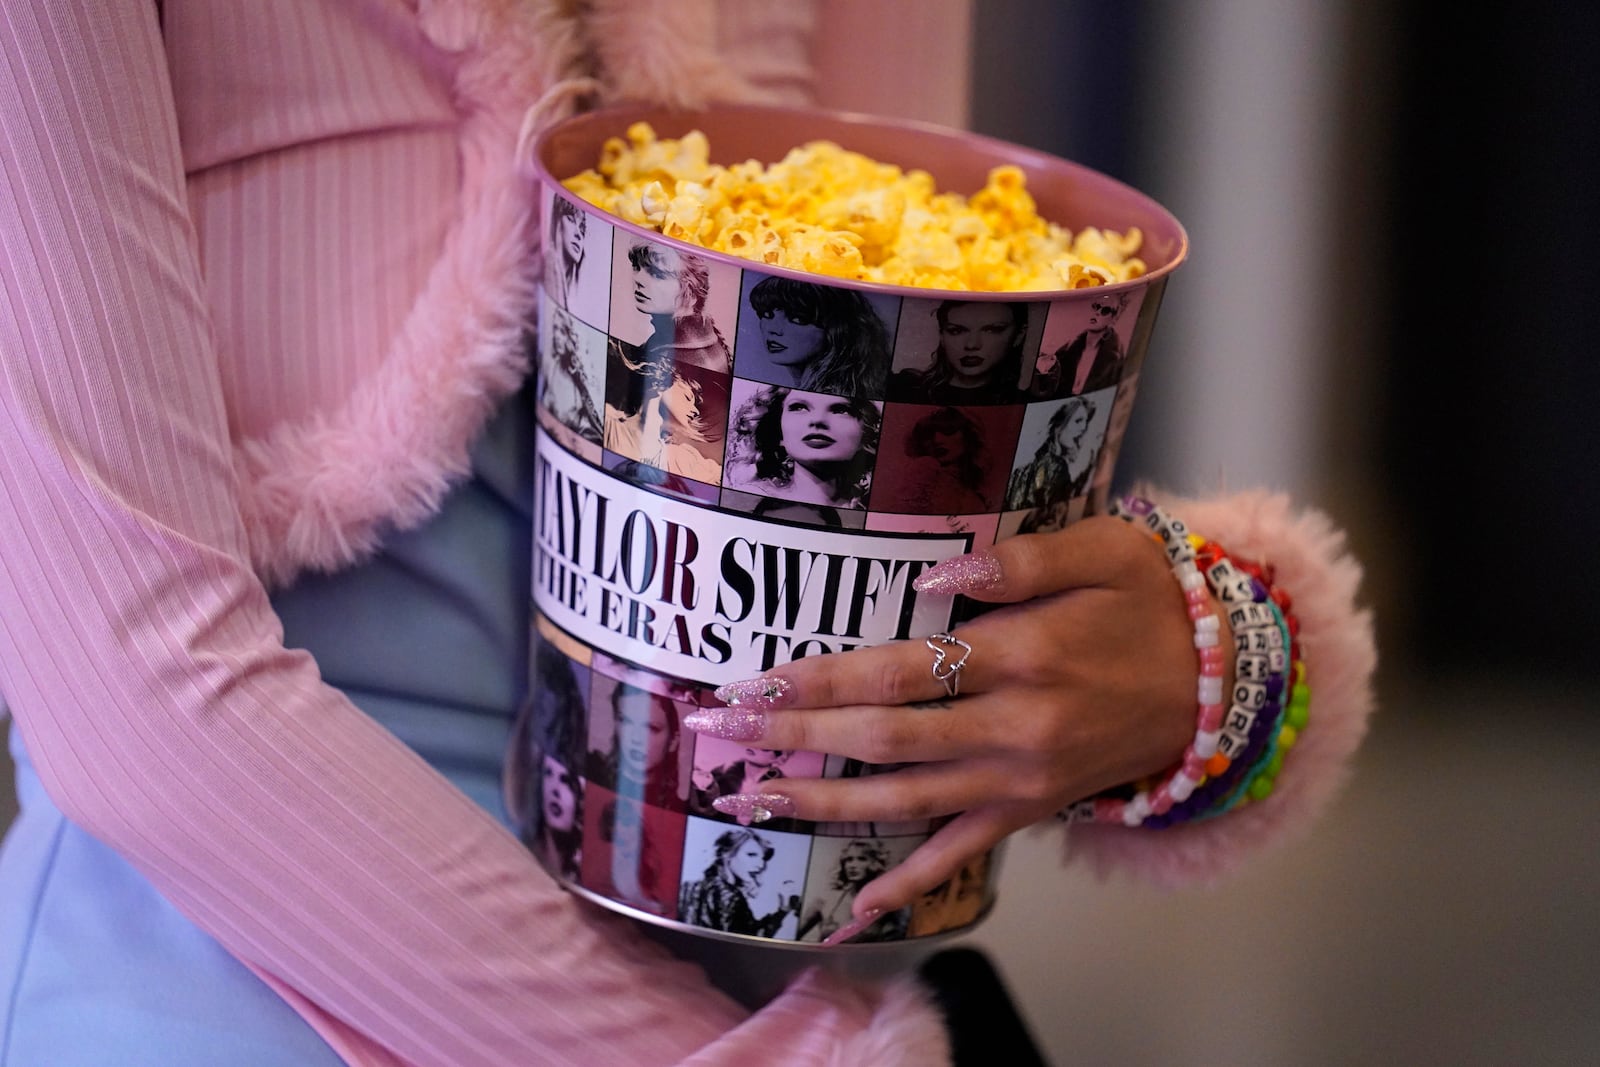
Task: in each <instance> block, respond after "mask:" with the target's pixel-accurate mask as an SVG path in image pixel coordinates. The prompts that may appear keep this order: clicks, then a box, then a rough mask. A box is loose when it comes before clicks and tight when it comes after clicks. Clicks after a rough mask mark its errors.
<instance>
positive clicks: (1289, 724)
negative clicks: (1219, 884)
mask: <svg viewBox="0 0 1600 1067" xmlns="http://www.w3.org/2000/svg"><path fill="white" fill-rule="evenodd" d="M1111 513H1112V514H1114V515H1117V516H1118V517H1120V518H1122V519H1124V520H1126V521H1128V522H1132V523H1136V524H1139V525H1142V526H1144V527H1145V528H1146V529H1148V530H1149V532H1150V534H1151V536H1152V537H1153V538H1154V539H1155V540H1156V541H1157V542H1158V543H1160V544H1161V546H1162V548H1163V549H1164V550H1165V552H1166V554H1167V558H1168V560H1169V562H1170V563H1171V565H1172V571H1173V576H1174V577H1175V578H1176V579H1177V581H1178V584H1179V587H1180V588H1181V589H1182V590H1183V594H1184V600H1185V604H1186V606H1187V608H1188V611H1189V617H1190V619H1191V620H1192V621H1193V622H1194V625H1195V636H1194V641H1195V648H1196V650H1197V653H1198V659H1199V668H1200V675H1199V682H1198V687H1197V692H1196V695H1197V698H1198V700H1197V716H1196V726H1195V737H1194V740H1193V741H1192V742H1190V744H1189V746H1188V747H1187V748H1186V749H1185V750H1184V755H1183V758H1182V760H1181V761H1180V762H1179V763H1178V764H1177V765H1176V766H1175V767H1174V768H1173V769H1172V770H1171V771H1169V772H1167V773H1166V774H1165V775H1164V776H1162V777H1161V778H1159V779H1156V780H1152V781H1146V782H1141V783H1135V784H1133V785H1130V786H1124V787H1121V788H1120V789H1117V790H1111V791H1108V792H1106V793H1102V794H1100V795H1098V796H1095V797H1090V798H1087V799H1085V800H1081V801H1078V802H1076V803H1073V804H1070V805H1068V806H1067V807H1066V808H1064V809H1062V810H1061V811H1060V812H1059V813H1058V814H1057V818H1058V819H1060V820H1062V821H1064V822H1069V823H1073V822H1098V823H1114V824H1121V825H1123V826H1130V827H1132V826H1145V827H1150V828H1152V829H1155V828H1161V827H1166V826H1173V825H1177V824H1179V823H1182V822H1186V821H1190V820H1194V819H1203V818H1211V817H1214V816H1216V815H1220V814H1222V813H1224V812H1226V811H1229V810H1232V809H1233V808H1236V807H1238V806H1240V805H1241V804H1244V803H1248V802H1249V801H1251V800H1261V799H1264V798H1265V797H1266V796H1268V795H1269V794H1270V793H1271V791H1272V787H1273V783H1274V782H1275V781H1276V778H1277V775H1278V773H1279V771H1280V770H1281V768H1282V765H1283V757H1284V753H1285V752H1287V751H1288V749H1289V748H1291V747H1293V744H1294V741H1295V738H1296V736H1297V734H1298V731H1299V730H1300V729H1302V728H1303V727H1304V725H1305V723H1306V721H1307V719H1308V717H1309V706H1310V691H1309V688H1308V687H1307V686H1306V685H1305V669H1304V664H1303V663H1301V662H1300V658H1299V655H1298V652H1299V649H1298V646H1297V645H1296V644H1295V643H1294V638H1295V637H1296V635H1297V634H1298V631H1299V625H1298V622H1297V621H1296V620H1295V619H1294V617H1293V616H1292V614H1290V613H1289V606H1290V604H1291V601H1290V599H1289V596H1288V594H1287V592H1284V591H1283V590H1281V589H1279V588H1278V587H1276V586H1275V585H1274V584H1273V582H1272V574H1271V571H1270V569H1264V568H1261V567H1259V566H1257V565H1255V564H1251V563H1246V562H1243V561H1236V560H1234V559H1232V558H1230V557H1229V556H1228V554H1227V553H1226V552H1225V551H1223V549H1222V548H1221V546H1220V545H1217V544H1216V543H1215V542H1210V541H1206V540H1205V539H1204V538H1201V537H1199V536H1198V535H1195V534H1192V533H1190V532H1189V531H1188V529H1187V527H1185V526H1184V524H1183V523H1182V522H1181V521H1180V520H1178V519H1176V518H1173V517H1172V516H1169V515H1168V514H1166V513H1165V512H1164V511H1163V510H1162V509H1161V508H1160V507H1158V506H1157V505H1155V504H1153V503H1151V502H1150V501H1148V500H1144V499H1142V498H1140V497H1133V496H1130V497H1127V498H1125V499H1123V500H1120V501H1117V502H1115V503H1114V504H1113V505H1112V507H1111ZM1208 594H1209V595H1214V596H1215V597H1216V598H1217V600H1218V601H1219V602H1220V603H1221V604H1222V605H1223V608H1224V610H1225V611H1226V612H1227V615H1228V620H1229V623H1230V625H1231V626H1232V628H1233V633H1234V649H1235V661H1234V686H1233V691H1232V692H1231V693H1230V694H1229V698H1230V699H1229V701H1228V702H1227V704H1226V705H1224V703H1223V700H1222V674H1223V669H1222V668H1223V664H1224V662H1225V661H1224V656H1225V654H1226V653H1225V651H1224V650H1223V649H1222V648H1221V647H1220V622H1219V620H1218V618H1217V616H1216V615H1215V614H1214V613H1213V612H1212V611H1211V607H1210V601H1209V596H1208Z"/></svg>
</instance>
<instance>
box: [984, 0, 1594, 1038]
mask: <svg viewBox="0 0 1600 1067" xmlns="http://www.w3.org/2000/svg"><path fill="white" fill-rule="evenodd" d="M968 13H969V15H970V16H971V17H972V19H973V27H974V38H975V42H976V45H975V49H974V53H973V67H972V71H971V75H970V77H971V81H972V97H971V105H970V122H971V125H972V126H973V127H974V128H976V129H979V130H982V131H984V132H989V133H993V134H996V135H998V136H1002V137H1006V138H1009V139H1012V140H1017V141H1022V142H1026V143H1030V144H1034V145H1037V146H1038V147H1041V148H1045V149H1048V150H1050V151H1053V152H1056V153H1058V154H1061V155H1065V156H1068V157H1070V158H1074V159H1078V160H1081V161H1083V162H1086V163H1089V164H1090V165H1092V166H1095V167H1097V168H1099V169H1102V170H1105V171H1108V172H1110V173H1112V174H1114V175H1116V176H1118V177H1121V178H1123V179H1124V180H1126V181H1128V182H1130V183H1131V184H1133V185H1136V186H1138V187H1140V188H1142V189H1144V190H1146V191H1147V192H1149V193H1151V194H1152V195H1154V196H1155V197H1156V198H1157V199H1158V200H1161V201H1162V202H1163V203H1165V204H1166V205H1168V206H1169V207H1170V208H1171V209H1172V210H1173V211H1174V213H1175V214H1177V216H1178V217H1179V218H1180V219H1181V220H1183V221H1184V223H1185V225H1186V226H1187V228H1188V230H1189V233H1190V238H1191V241H1192V244H1193V252H1192V258H1191V260H1190V261H1189V263H1188V265H1187V266H1185V267H1183V268H1182V269H1181V270H1180V271H1179V273H1178V274H1177V275H1175V276H1174V278H1173V283H1172V284H1171V285H1170V286H1169V288H1168V290H1167V296H1166V300H1165V302H1164V304H1163V307H1162V311H1161V316H1160V321H1159V322H1158V324H1157V327H1156V330H1155V335H1154V339H1153V341H1152V345H1151V350H1150V355H1149V358H1148V360H1147V362H1146V364H1145V373H1144V375H1143V376H1142V378H1141V392H1140V400H1139V407H1138V408H1137V409H1136V411H1135V414H1134V417H1133V421H1132V425H1131V429H1130V434H1131V435H1132V441H1131V442H1130V445H1129V447H1128V450H1127V451H1126V452H1125V453H1124V459H1123V460H1122V463H1121V466H1120V468H1119V482H1121V483H1123V484H1127V483H1128V482H1129V481H1131V480H1132V479H1134V478H1136V477H1137V478H1147V479H1151V480H1153V481H1156V482H1158V483H1161V484H1164V485H1167V486H1169V487H1172V488H1176V489H1181V490H1185V491H1205V490H1211V489H1216V488H1219V487H1226V486H1232V487H1241V486H1249V485H1267V486H1272V487H1276V488H1281V489H1284V490H1286V491H1289V492H1290V493H1292V494H1293V495H1294V496H1295V497H1296V498H1297V499H1299V500H1301V501H1303V502H1307V503H1314V504H1316V505H1318V506H1320V507H1323V508H1325V509H1326V510H1328V511H1329V512H1331V513H1332V515H1333V516H1334V518H1335V519H1336V521H1337V522H1338V523H1339V524H1340V525H1341V526H1343V527H1344V528H1345V529H1346V530H1347V531H1348V532H1349V536H1350V541H1351V544H1352V546H1353V548H1354V550H1355V552H1356V554H1357V555H1358V556H1359V557H1360V558H1361V559H1362V560H1363V562H1364V563H1365V565H1366V569H1367V582H1366V586H1365V599H1366V601H1367V603H1368V604H1370V605H1371V606H1372V607H1373V608H1374V609H1375V611H1376V615H1377V622H1378V633H1379V642H1380V655H1381V657H1382V667H1381V670H1380V674H1379V711H1378V714H1377V716H1376V717H1375V719H1374V722H1373V728H1372V734H1371V736H1370V738H1369V741H1368V743H1367V745H1366V747H1365V748H1364V749H1363V751H1362V752H1361V753H1360V754H1359V756H1358V758H1357V762H1356V765H1355V768H1354V773H1353V777H1352V780H1351V783H1350V786H1349V788H1348V789H1347V790H1346V791H1345V793H1344V795H1343V796H1342V797H1341V799H1340V800H1339V801H1338V802H1337V803H1336V804H1335V806H1334V808H1333V810H1332V811H1331V813H1330V815H1329V817H1328V818H1327V819H1326V820H1325V821H1324V822H1322V823H1319V824H1318V826H1317V827H1316V829H1315V831H1314V832H1313V833H1312V834H1311V835H1310V836H1309V837H1308V838H1307V839H1306V840H1305V841H1303V842H1300V843H1298V844H1296V845H1294V846H1291V847H1289V848H1285V849H1282V850H1280V851H1278V852H1275V853H1272V854H1269V855H1267V856H1263V857H1261V858H1260V859H1258V860H1257V861H1256V862H1254V863H1253V864H1252V865H1251V866H1250V868H1249V869H1248V870H1247V871H1246V872H1244V874H1243V875H1242V876H1241V877H1239V878H1237V879H1235V880H1233V881H1230V882H1228V883H1226V884H1225V885H1223V886H1220V887H1217V888H1215V889H1212V890H1190V891H1184V892H1178V893H1158V892H1155V891H1152V890H1148V889H1146V888H1143V887H1139V886H1132V885H1126V884H1118V885H1101V884H1097V883H1095V882H1094V881H1093V880H1092V879H1089V878H1087V877H1085V876H1083V875H1081V874H1079V873H1072V874H1070V875H1068V876H1066V877H1065V878H1063V877H1062V876H1061V875H1060V874H1059V873H1058V872H1057V870H1056V857H1055V854H1054V853H1055V843H1054V842H1053V841H1051V840H1029V839H1026V838H1022V839H1019V840H1017V841H1016V842H1015V844H1014V845H1013V846H1012V848H1011V850H1010V858H1009V862H1008V866H1007V873H1006V876H1005V881H1004V883H1003V887H1002V888H1003V895H1002V897H1001V901H1000V905H999V906H998V908H997V909H996V914H995V915H994V917H993V918H992V919H991V920H990V922H989V924H988V925H987V926H986V927H985V928H984V929H983V930H982V931H981V932H980V933H979V934H977V935H976V937H975V940H976V941H978V942H979V943H981V944H982V945H984V946H985V947H987V948H989V949H990V950H991V951H992V952H993V953H994V954H995V956H996V957H997V958H998V959H999V960H1000V961H1001V965H1002V968H1003V969H1004V970H1005V972H1006V974H1007V976H1008V980H1010V981H1011V982H1012V984H1013V989H1014V992H1015V993H1016V995H1017V997H1018V999H1019V1000H1020V1001H1022V1002H1023V1003H1024V1005H1025V1006H1026V1008H1027V1011H1028V1016H1029V1019H1030V1021H1031V1022H1032V1024H1033V1025H1034V1027H1035V1029H1036V1031H1037V1032H1038V1034H1039V1035H1040V1037H1041V1041H1042V1043H1043V1044H1044V1045H1045V1046H1046V1048H1047V1049H1048V1050H1049V1052H1050V1053H1051V1054H1052V1056H1053V1057H1054V1058H1055V1059H1056V1061H1057V1062H1059V1063H1062V1064H1069V1063H1104V1064H1152V1065H1154V1064H1165V1063H1170V1062H1174V1061H1175V1060H1178V1059H1182V1058H1192V1057H1193V1056H1194V1055H1195V1054H1197V1053H1199V1054H1202V1055H1204V1056H1206V1057H1207V1058H1218V1059H1220V1060H1222V1061H1224V1062H1228V1063H1236V1064H1293V1065H1311V1064H1369V1063H1428V1064H1433V1063H1440V1064H1485V1065H1488V1064H1533V1063H1538V1064H1557V1063H1592V1062H1596V1060H1597V1057H1600V1022H1597V1021H1596V1017H1595V1013H1594V1011H1593V1005H1594V1004H1595V1003H1596V1002H1597V1000H1600V909H1596V907H1595V906H1594V904H1593V898H1594V895H1595V892H1596V890H1600V787H1597V786H1596V784H1595V783H1594V781H1593V777H1592V773H1591V772H1592V769H1593V768H1595V767H1596V766H1597V765H1600V759H1597V757H1600V715H1597V714H1596V711H1597V708H1596V702H1595V698H1594V696H1593V695H1592V694H1593V691H1594V684H1595V681H1596V673H1597V670H1600V667H1597V662H1596V658H1595V657H1591V656H1590V655H1588V650H1589V649H1590V648H1591V647H1593V644H1594V638H1595V637H1596V636H1597V631H1600V613H1597V612H1596V611H1595V610H1594V607H1593V603H1594V600H1595V598H1596V595H1597V594H1600V574H1597V567H1600V562H1597V561H1600V553H1596V552H1595V551H1594V550H1593V549H1592V547H1591V544H1592V540H1593V539H1594V538H1595V537H1596V535H1597V534H1600V521H1597V519H1600V515H1597V508H1600V496H1597V494H1596V491H1595V487H1596V477H1595V475H1594V473H1593V472H1594V468H1595V465H1596V458H1595V453H1596V445H1597V444H1600V438H1597V436H1596V434H1595V433H1594V431H1593V429H1592V425H1593V422H1594V416H1593V414H1592V412H1593V409H1594V406H1595V404H1596V402H1597V401H1600V370H1597V363H1600V361H1597V359H1596V355H1595V350H1596V345H1595V342H1594V341H1593V339H1592V336H1591V335H1590V333H1589V330H1590V329H1591V327H1592V324H1593V321H1594V318H1595V312H1596V310H1597V304H1600V296H1597V294H1600V277H1597V273H1600V268H1597V265H1596V257H1595V255H1594V254H1593V249H1594V248H1595V244H1594V239H1595V238H1596V236H1597V232H1596V231H1597V227H1596V203H1597V196H1596V193H1595V190H1596V188H1597V187H1600V182H1597V179H1600V171H1597V164H1600V153H1597V130H1600V125H1597V121H1596V116H1597V115H1600V111H1597V105H1600V93H1597V88H1600V87H1597V80H1600V64H1596V63H1595V61H1594V59H1593V51H1594V49H1595V47H1596V44H1597V42H1600V34H1597V33H1596V32H1595V31H1596V29H1597V26H1596V23H1597V21H1600V16H1597V15H1596V12H1595V9H1594V8H1592V7H1590V6H1587V5H1584V6H1579V5H1558V4H1552V3H1538V2H1535V3H1531V4H1522V5H1503V6H1500V7H1496V8H1493V9H1489V10H1484V11H1481V12H1474V13H1472V14H1471V15H1470V16H1469V15H1467V14H1465V13H1464V12H1457V11H1453V10H1448V9H1443V8H1441V7H1440V6H1439V5H1435V4H1427V3H1422V2H1418V0H1403V2H1394V3H1387V2H1386V3H1376V4H1372V3H1359V2H1355V0H1345V2H1336V3H1315V2H1310V0H1203V2H1176V0H1123V2H1121V3H1116V4H1110V3H1086V2H1082V3H1080V2H1073V3H1055V2H1044V0H1037V2H1028V0H982V2H979V3H974V4H971V5H969V6H968ZM1513 576H1515V577H1513ZM1313 705H1314V701H1313ZM1041 935H1044V936H1043V938H1042V939H1041Z"/></svg>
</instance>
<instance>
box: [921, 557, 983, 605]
mask: <svg viewBox="0 0 1600 1067" xmlns="http://www.w3.org/2000/svg"><path fill="white" fill-rule="evenodd" d="M1002 577H1003V575H1002V574H1001V572H1000V561H999V560H998V559H996V558H995V556H994V554H993V553H990V552H971V553H968V554H967V555H965V556H955V557H953V558H951V559H947V560H945V561H944V562H942V563H938V564H935V565H934V566H933V567H930V568H929V569H928V571H927V573H925V574H923V575H922V576H920V577H919V578H918V579H917V580H916V581H915V582H912V583H911V585H912V588H914V589H915V590H916V591H917V592H919V593H933V594H934V595H936V596H946V595H950V594H954V593H984V592H989V591H990V590H993V589H995V588H996V587H998V586H999V585H1000V579H1001V578H1002Z"/></svg>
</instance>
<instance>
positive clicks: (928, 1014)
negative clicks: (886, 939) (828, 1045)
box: [828, 976, 950, 1067]
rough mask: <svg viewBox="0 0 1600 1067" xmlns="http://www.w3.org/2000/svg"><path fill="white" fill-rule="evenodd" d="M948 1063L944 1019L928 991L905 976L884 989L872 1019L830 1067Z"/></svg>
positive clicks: (935, 1065) (931, 1066)
mask: <svg viewBox="0 0 1600 1067" xmlns="http://www.w3.org/2000/svg"><path fill="white" fill-rule="evenodd" d="M949 1062H950V1034H949V1031H948V1030H947V1029H946V1028H945V1024H944V1017H943V1015H942V1014H941V1013H940V1011H939V1009H938V1008H937V1007H935V1006H934V1003H933V1000H932V997H931V996H930V995H929V993H928V991H927V989H926V988H924V987H923V986H922V985H921V984H920V983H919V982H917V981H916V979H914V978H912V977H910V976H906V977H902V978H897V979H895V980H894V981H893V982H891V983H889V985H888V986H886V987H885V988H884V989H883V992H882V995H881V997H880V998H879V999H878V1003H877V1008H876V1010H874V1011H873V1013H872V1017H871V1019H869V1020H868V1021H867V1024H866V1026H865V1027H863V1028H862V1029H861V1031H860V1032H859V1033H857V1034H856V1035H855V1036H854V1037H851V1038H850V1039H849V1040H848V1041H846V1042H845V1043H844V1045H843V1047H841V1048H840V1049H839V1051H838V1052H836V1053H835V1054H834V1055H833V1056H832V1057H831V1058H830V1059H829V1060H828V1067H902V1065H903V1067H939V1065H941V1064H948V1063H949Z"/></svg>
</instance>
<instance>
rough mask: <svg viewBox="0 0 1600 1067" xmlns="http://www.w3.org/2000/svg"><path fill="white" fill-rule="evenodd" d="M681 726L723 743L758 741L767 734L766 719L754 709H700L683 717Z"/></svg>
mask: <svg viewBox="0 0 1600 1067" xmlns="http://www.w3.org/2000/svg"><path fill="white" fill-rule="evenodd" d="M683 725H684V726H686V727H688V728H689V729H691V730H693V731H694V732H695V733H697V734H706V735H707V736H709V737H719V738H721V739H722V740H724V741H759V740H761V737H762V735H763V734H765V733H766V732H767V717H766V715H765V714H763V713H762V712H760V711H758V710H756V709H754V708H701V709H699V710H698V711H691V712H690V713H689V714H687V715H685V716H684V717H683Z"/></svg>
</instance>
